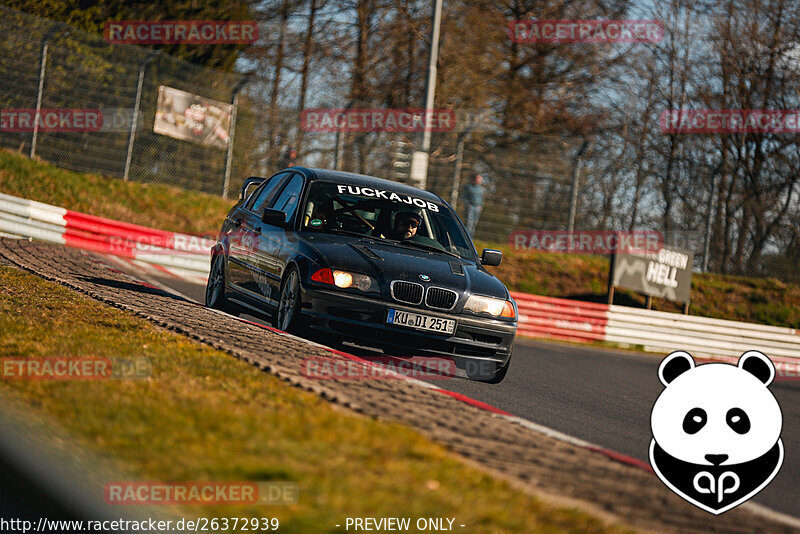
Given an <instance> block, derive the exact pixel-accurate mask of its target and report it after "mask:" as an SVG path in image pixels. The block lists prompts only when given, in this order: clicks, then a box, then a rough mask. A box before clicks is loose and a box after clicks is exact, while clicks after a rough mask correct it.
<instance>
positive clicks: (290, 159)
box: [278, 145, 297, 170]
mask: <svg viewBox="0 0 800 534" xmlns="http://www.w3.org/2000/svg"><path fill="white" fill-rule="evenodd" d="M295 165H297V150H295V149H293V148H289V147H288V146H286V145H284V146H283V149H282V150H281V156H280V158H279V159H278V169H279V170H280V169H286V168H288V167H294V166H295Z"/></svg>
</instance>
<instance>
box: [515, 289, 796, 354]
mask: <svg viewBox="0 0 800 534" xmlns="http://www.w3.org/2000/svg"><path fill="white" fill-rule="evenodd" d="M511 296H512V297H513V298H514V300H516V301H517V306H518V308H519V328H518V330H517V333H518V334H519V335H522V336H526V337H534V338H545V339H561V340H566V341H574V342H582V343H588V342H592V341H609V342H612V343H619V344H621V345H626V346H636V347H640V348H643V349H644V350H645V351H648V352H661V353H666V352H670V351H673V350H686V351H689V352H690V353H691V354H692V355H694V356H697V357H700V358H713V359H720V358H725V357H727V358H735V357H738V356H740V355H741V354H742V353H743V352H745V351H746V350H749V349H758V350H761V351H763V352H764V353H766V354H768V355H769V356H770V358H771V359H772V360H773V361H774V362H776V363H778V362H792V361H795V360H797V359H798V358H800V330H797V329H794V328H785V327H779V326H768V325H761V324H753V323H743V322H738V321H726V320H723V319H712V318H709V317H698V316H696V315H682V314H679V313H670V312H661V311H653V310H644V309H641V308H630V307H627V306H616V305H612V306H609V305H606V304H595V303H591V302H581V301H576V300H569V299H559V298H552V297H540V296H536V295H528V294H526V293H516V292H512V293H511Z"/></svg>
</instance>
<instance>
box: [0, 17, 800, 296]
mask: <svg viewBox="0 0 800 534" xmlns="http://www.w3.org/2000/svg"><path fill="white" fill-rule="evenodd" d="M328 75H330V73H328V74H325V73H323V74H322V77H323V78H325V77H326V76H328ZM268 76H269V73H263V74H262V73H256V74H249V75H243V74H238V73H225V72H220V71H216V70H212V69H208V68H203V67H199V66H197V65H194V64H191V63H188V62H186V61H182V60H179V59H176V58H174V57H170V56H168V55H167V54H163V53H156V52H154V51H153V50H151V49H148V48H143V47H137V46H129V45H111V44H108V43H107V42H106V41H104V40H103V39H102V37H100V36H97V35H92V34H88V33H85V32H81V31H79V30H76V29H74V28H72V27H70V26H67V25H64V24H61V23H56V22H52V21H48V20H44V19H41V18H38V17H34V16H31V15H27V14H23V13H20V12H17V11H14V10H11V9H8V8H4V7H0V109H2V110H14V109H26V110H36V109H40V110H48V109H84V110H85V109H95V110H97V109H99V110H101V111H102V117H103V119H102V125H101V126H100V127H98V128H88V129H87V128H84V129H83V130H81V131H75V130H70V129H59V128H55V129H47V128H45V129H37V128H17V129H14V128H6V127H4V128H2V129H0V147H2V148H5V149H9V150H13V151H18V152H20V153H22V154H24V155H26V156H32V157H36V158H40V159H43V160H45V161H48V162H51V163H53V164H55V165H58V166H60V167H64V168H68V169H72V170H76V171H80V172H90V173H97V174H101V175H105V176H111V177H116V178H121V179H128V180H132V181H137V182H145V183H157V184H166V185H171V186H176V187H180V188H183V189H191V190H197V191H203V192H207V193H211V194H215V195H221V194H223V192H224V191H226V190H227V191H228V196H235V195H236V192H237V189H238V187H239V184H240V183H241V182H242V180H244V179H245V178H246V177H247V176H250V175H270V174H272V173H274V172H275V171H277V170H279V169H281V168H283V167H285V166H288V165H289V164H300V165H305V166H309V167H323V168H335V169H341V170H345V171H350V172H358V173H363V174H368V175H372V176H378V177H381V178H386V179H389V180H395V181H403V182H409V181H410V171H411V159H412V153H413V151H414V149H415V146H419V142H420V137H419V133H418V132H417V133H414V132H407V133H390V132H386V131H377V132H376V131H362V132H355V131H339V132H333V133H331V132H320V131H309V129H307V128H305V127H304V126H303V123H302V120H301V111H300V110H299V108H300V107H301V101H300V100H299V99H298V91H296V90H295V88H293V86H292V85H291V82H289V83H287V82H282V83H281V85H280V87H277V88H276V85H275V84H274V79H272V78H268ZM325 79H327V78H325ZM162 86H166V87H169V88H174V89H178V90H181V91H185V92H187V93H189V94H192V95H200V96H201V97H203V98H206V99H211V100H215V101H219V102H222V103H226V104H228V103H231V104H233V103H235V104H236V106H235V109H236V112H235V113H234V119H233V120H232V122H233V124H234V126H235V128H232V129H231V130H230V133H231V141H230V146H231V147H232V150H228V149H225V148H219V147H217V146H206V145H204V144H201V143H196V142H190V141H185V140H180V139H176V138H173V137H170V136H168V135H161V134H158V133H155V132H154V123H155V120H156V113H157V104H158V95H159V88H160V87H162ZM339 89H341V88H339ZM337 91H338V90H337ZM337 91H331V93H330V94H327V93H326V94H324V95H321V96H320V95H315V97H314V100H313V102H310V103H309V102H307V103H305V105H304V106H303V107H305V108H309V107H312V106H320V107H322V106H323V105H325V104H328V106H329V107H332V108H336V107H339V108H341V107H345V108H346V107H354V108H357V107H368V105H369V103H366V102H362V103H354V102H350V103H349V104H346V105H342V103H341V98H340V96H341V95H340V94H339V93H341V92H342V91H338V92H337ZM274 93H277V94H276V95H274ZM345 93H346V91H345ZM337 95H338V96H337ZM273 96H277V97H275V98H274V97H273ZM309 104H311V105H309ZM459 113H460V112H459ZM467 114H468V113H467ZM656 119H657V118H656ZM490 122H491V121H490ZM653 124H657V122H654V123H653ZM518 134H519V132H511V131H506V130H504V129H503V128H502V127H500V126H499V125H498V124H497V123H491V124H490V125H489V126H487V127H485V128H476V129H475V130H472V129H471V128H470V127H467V128H462V127H458V128H456V130H455V131H448V132H437V133H434V134H433V135H432V145H431V151H430V160H429V167H428V175H427V176H428V177H427V183H426V188H427V189H429V190H431V191H433V192H435V193H437V194H439V195H440V196H442V197H443V198H444V199H445V200H448V201H450V202H451V203H453V204H454V205H455V206H456V207H457V210H458V211H459V214H460V215H461V216H462V217H463V216H464V214H465V212H464V208H465V206H464V186H465V185H466V184H467V183H468V182H469V181H471V180H472V179H473V177H474V176H475V174H476V173H480V174H482V175H483V176H484V186H485V198H484V205H483V211H482V214H481V216H480V219H479V222H478V225H477V230H476V234H475V237H476V238H477V239H481V240H484V241H488V242H494V243H507V242H508V239H509V235H510V234H511V232H513V231H514V230H527V229H533V230H566V229H568V228H574V229H575V230H581V229H599V230H611V231H624V230H635V229H649V230H660V229H662V228H661V226H662V222H663V221H662V217H661V215H662V214H663V208H662V207H660V205H659V203H660V200H659V192H658V188H659V187H660V185H659V183H658V181H657V180H652V179H651V181H650V182H647V181H642V187H641V189H640V188H639V179H638V174H637V177H636V179H635V180H634V181H635V182H636V184H637V185H636V189H635V195H636V199H635V200H634V199H633V198H631V196H630V194H628V193H624V194H620V193H619V191H617V190H615V189H614V187H615V185H614V184H615V178H614V176H612V174H613V172H616V173H620V174H622V173H625V172H627V173H632V172H636V173H638V169H636V170H632V169H624V168H621V167H620V169H617V170H614V171H613V172H611V171H609V170H608V169H609V168H611V166H610V165H609V162H613V161H614V160H615V158H616V156H615V154H616V152H615V150H616V148H615V146H616V145H619V144H620V143H619V142H618V141H617V138H616V137H614V136H613V135H612V134H610V133H609V134H608V135H603V134H600V137H599V138H598V137H597V136H598V134H595V139H593V140H592V141H591V142H592V143H593V147H592V148H589V150H587V151H586V153H584V154H583V157H582V158H581V157H580V154H581V153H582V152H583V150H584V149H585V148H586V144H587V139H586V138H584V137H581V138H564V137H562V136H555V135H553V136H547V135H541V136H534V135H530V134H527V133H526V134H525V139H526V142H525V143H524V144H518V143H516V142H514V136H515V135H518ZM625 142H626V143H627V138H626V140H625ZM292 149H294V150H296V152H297V155H296V158H294V159H292V158H290V157H289V152H290V151H291V150H292ZM648 172H649V174H650V175H654V174H657V173H654V172H653V171H652V170H648ZM686 172H690V173H692V172H696V169H694V168H691V169H687V170H686ZM626 179H628V180H629V183H630V181H631V180H632V179H631V178H630V176H629V177H628V178H626ZM709 183H710V182H709ZM226 184H227V187H226ZM576 186H577V187H576ZM629 190H630V188H629ZM715 191H716V192H715ZM720 191H721V189H720V187H719V186H717V188H716V190H715V189H714V186H713V184H712V185H710V186H709V187H706V186H705V183H704V182H702V181H701V180H698V181H697V187H696V190H692V191H688V192H686V194H687V195H691V199H692V200H693V201H694V207H693V208H692V209H690V210H688V211H686V212H685V213H684V212H682V213H680V214H679V217H675V218H676V219H679V220H680V224H677V225H675V226H674V227H672V228H670V230H669V232H665V238H666V243H667V244H670V245H677V246H680V247H683V248H686V249H689V250H691V251H693V252H694V253H695V258H696V264H695V267H697V268H705V269H708V270H711V271H715V272H723V273H733V274H744V275H748V276H771V277H777V278H780V279H783V280H786V281H795V282H800V268H798V265H797V264H798V261H794V260H792V257H793V256H791V254H787V253H784V250H785V249H787V248H789V249H792V250H796V251H797V250H800V243H798V237H797V236H798V233H797V232H796V231H794V232H793V231H792V230H791V224H790V222H789V221H791V220H792V217H796V215H792V214H793V213H794V214H796V213H797V211H798V210H797V209H796V204H797V202H796V201H794V202H793V203H790V204H787V205H788V207H789V208H790V209H788V211H787V215H786V216H785V217H784V218H783V219H781V221H782V223H781V224H783V225H784V226H786V230H785V232H784V233H785V234H786V235H787V236H788V237H787V238H786V239H784V240H783V241H781V242H780V243H777V242H776V243H773V244H770V245H769V246H767V247H766V248H764V250H763V252H762V254H761V256H759V259H758V261H755V262H749V263H748V262H744V261H739V263H736V258H739V260H741V258H743V257H744V256H745V255H746V252H747V250H748V247H750V245H749V244H748V243H749V241H748V239H749V236H748V235H747V234H742V235H739V236H732V237H730V238H727V239H715V238H713V237H712V236H714V235H720V232H719V231H718V228H720V227H721V224H722V223H725V225H724V226H725V229H726V231H729V232H730V231H733V232H735V231H736V224H733V223H730V222H726V221H729V220H732V219H730V217H731V216H730V214H727V213H724V210H725V209H727V208H726V207H725V206H723V205H722V204H721V203H720V202H714V200H715V199H714V198H712V197H713V196H714V195H718V194H719V193H720ZM573 193H575V194H573ZM678 193H680V194H684V193H683V192H678ZM676 194H677V193H676ZM789 194H790V195H791V193H789ZM790 200H791V198H790ZM685 205H687V206H689V205H691V203H689V202H686V203H685ZM727 205H728V206H729V205H730V203H728V204H727ZM726 217H727V219H726ZM721 221H722V222H721ZM571 223H574V224H573V225H571ZM792 236H794V237H792ZM734 238H735V239H736V242H734ZM785 243H789V245H786V244H785ZM792 243H793V244H792ZM792 247H794V248H792ZM750 248H752V247H750ZM798 254H800V253H798ZM798 259H800V257H799V258H798Z"/></svg>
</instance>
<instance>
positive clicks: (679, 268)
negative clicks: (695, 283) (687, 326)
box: [611, 246, 694, 303]
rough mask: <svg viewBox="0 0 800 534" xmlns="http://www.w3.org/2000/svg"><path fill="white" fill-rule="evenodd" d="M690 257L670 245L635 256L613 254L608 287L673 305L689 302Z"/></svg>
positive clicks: (690, 284) (690, 286)
mask: <svg viewBox="0 0 800 534" xmlns="http://www.w3.org/2000/svg"><path fill="white" fill-rule="evenodd" d="M693 262H694V254H693V253H692V252H689V251H685V250H681V249H678V248H676V247H673V246H665V247H663V248H662V249H661V250H659V251H656V252H653V251H643V252H642V253H637V254H614V258H613V260H612V265H611V284H612V285H613V286H615V287H622V288H625V289H631V290H633V291H636V292H637V293H641V294H643V295H649V296H652V297H659V298H663V299H667V300H671V301H673V302H684V303H686V302H689V300H690V299H689V295H690V292H691V289H692V264H693Z"/></svg>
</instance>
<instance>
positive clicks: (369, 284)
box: [311, 268, 378, 291]
mask: <svg viewBox="0 0 800 534" xmlns="http://www.w3.org/2000/svg"><path fill="white" fill-rule="evenodd" d="M311 279H312V280H313V281H315V282H322V283H323V284H331V285H334V286H336V287H341V288H342V289H347V288H349V287H354V288H356V289H358V290H361V291H369V290H370V289H372V288H376V287H378V281H377V280H375V279H374V278H372V277H371V276H367V275H366V274H359V273H351V272H347V271H334V270H331V269H327V268H326V269H320V270H318V271H317V272H315V273H314V274H312V275H311Z"/></svg>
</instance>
